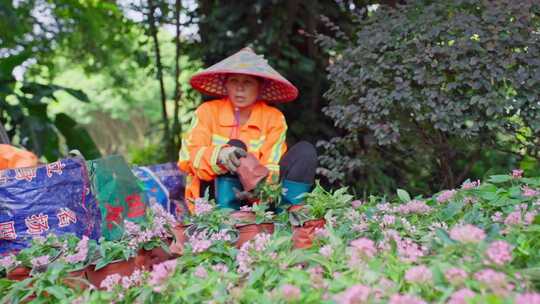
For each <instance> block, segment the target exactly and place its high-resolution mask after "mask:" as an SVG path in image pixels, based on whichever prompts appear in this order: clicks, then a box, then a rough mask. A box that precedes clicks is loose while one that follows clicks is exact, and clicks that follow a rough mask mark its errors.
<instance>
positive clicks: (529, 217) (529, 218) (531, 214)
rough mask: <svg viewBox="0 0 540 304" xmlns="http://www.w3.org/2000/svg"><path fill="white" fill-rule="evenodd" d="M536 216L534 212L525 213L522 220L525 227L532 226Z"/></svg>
mask: <svg viewBox="0 0 540 304" xmlns="http://www.w3.org/2000/svg"><path fill="white" fill-rule="evenodd" d="M536 215H537V213H536V211H529V212H527V213H525V218H524V222H525V225H530V224H532V223H533V221H534V218H535V217H536Z"/></svg>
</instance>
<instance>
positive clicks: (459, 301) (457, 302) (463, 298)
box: [447, 288, 475, 304]
mask: <svg viewBox="0 0 540 304" xmlns="http://www.w3.org/2000/svg"><path fill="white" fill-rule="evenodd" d="M474 296H475V293H474V292H473V291H472V290H470V289H468V288H462V289H460V290H458V291H456V292H454V293H453V294H452V296H451V297H450V300H449V301H448V303H447V304H467V299H470V298H473V297H474Z"/></svg>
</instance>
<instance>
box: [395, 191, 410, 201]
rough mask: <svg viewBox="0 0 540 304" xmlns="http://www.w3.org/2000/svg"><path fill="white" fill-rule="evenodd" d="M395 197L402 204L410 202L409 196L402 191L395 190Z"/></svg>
mask: <svg viewBox="0 0 540 304" xmlns="http://www.w3.org/2000/svg"><path fill="white" fill-rule="evenodd" d="M397 195H398V197H399V199H400V200H401V201H402V202H404V203H407V202H410V201H411V196H410V195H409V193H408V192H407V191H405V190H403V189H397Z"/></svg>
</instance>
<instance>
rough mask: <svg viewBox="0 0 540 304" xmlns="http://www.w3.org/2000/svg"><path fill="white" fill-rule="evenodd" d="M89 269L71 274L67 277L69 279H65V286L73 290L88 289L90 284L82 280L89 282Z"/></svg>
mask: <svg viewBox="0 0 540 304" xmlns="http://www.w3.org/2000/svg"><path fill="white" fill-rule="evenodd" d="M87 268H88V267H85V268H83V269H81V270H76V271H72V272H69V273H68V275H67V278H65V279H64V284H66V285H67V286H69V287H71V288H77V289H87V288H88V284H87V283H85V282H82V281H81V279H84V280H87V276H86V269H87ZM72 278H73V279H72Z"/></svg>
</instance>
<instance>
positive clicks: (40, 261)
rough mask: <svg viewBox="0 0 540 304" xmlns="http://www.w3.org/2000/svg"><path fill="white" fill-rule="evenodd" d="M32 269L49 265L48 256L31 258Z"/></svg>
mask: <svg viewBox="0 0 540 304" xmlns="http://www.w3.org/2000/svg"><path fill="white" fill-rule="evenodd" d="M30 262H31V263H32V267H41V266H45V265H47V264H49V256H48V255H42V256H40V257H37V258H33V259H32V260H31V261H30Z"/></svg>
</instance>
